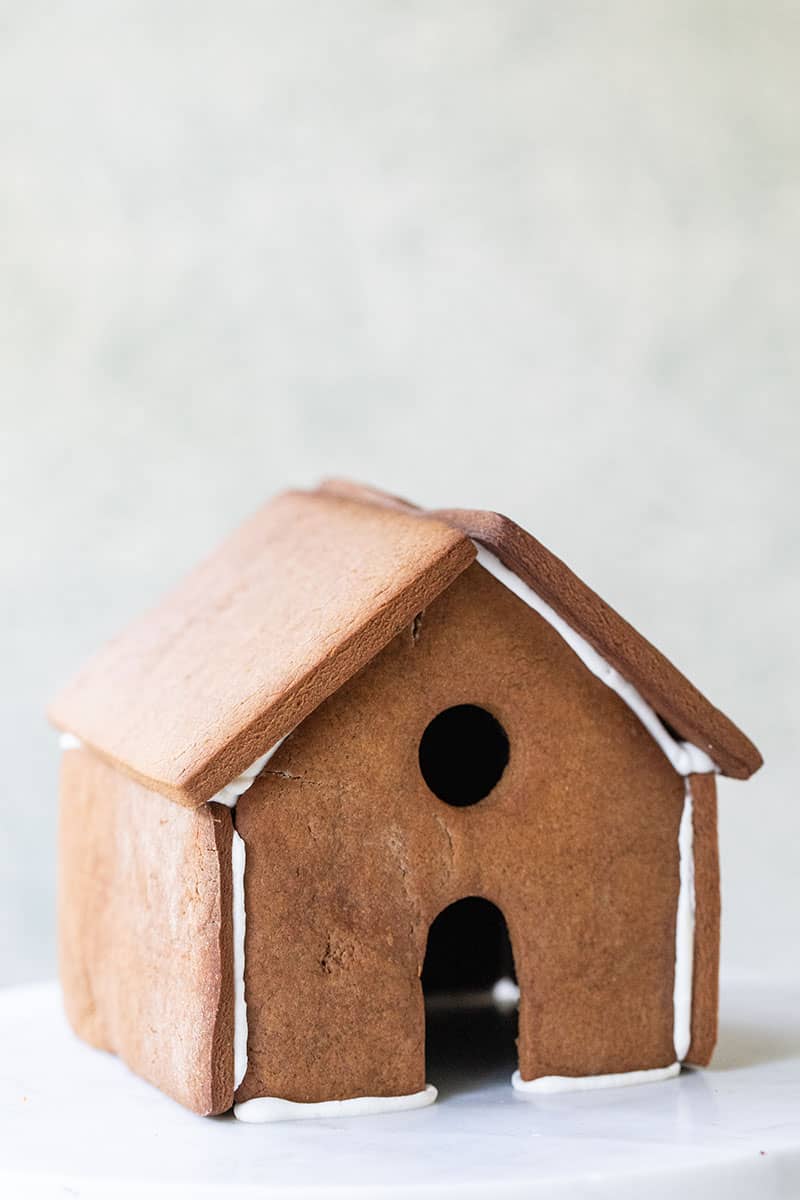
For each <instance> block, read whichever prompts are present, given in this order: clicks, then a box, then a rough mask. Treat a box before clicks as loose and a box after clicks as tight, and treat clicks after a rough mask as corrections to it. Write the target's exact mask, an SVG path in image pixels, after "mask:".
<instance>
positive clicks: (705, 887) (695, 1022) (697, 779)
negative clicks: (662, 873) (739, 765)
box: [686, 775, 721, 1067]
mask: <svg viewBox="0 0 800 1200" xmlns="http://www.w3.org/2000/svg"><path fill="white" fill-rule="evenodd" d="M689 783H690V787H691V789H692V824H693V833H694V893H695V930H694V969H693V983H692V1041H691V1045H690V1046H689V1053H688V1054H687V1055H686V1061H687V1062H688V1063H692V1064H694V1065H695V1066H698V1067H707V1066H708V1064H709V1062H710V1061H711V1055H712V1053H713V1051H714V1046H715V1045H716V1041H717V1013H718V1008H719V935H720V908H721V906H720V887H719V844H718V837H717V785H716V780H715V778H714V776H713V775H691V776H690V777H689Z"/></svg>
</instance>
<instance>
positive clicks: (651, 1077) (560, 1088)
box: [511, 1062, 681, 1096]
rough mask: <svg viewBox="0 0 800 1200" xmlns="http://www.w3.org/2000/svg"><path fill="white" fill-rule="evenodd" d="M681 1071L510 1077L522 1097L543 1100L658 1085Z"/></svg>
mask: <svg viewBox="0 0 800 1200" xmlns="http://www.w3.org/2000/svg"><path fill="white" fill-rule="evenodd" d="M680 1069H681V1064H680V1063H679V1062H674V1063H671V1064H670V1066H668V1067H654V1068H653V1069H652V1070H649V1071H623V1072H621V1073H620V1074H619V1075H576V1076H574V1077H573V1076H572V1075H541V1076H540V1077H539V1078H538V1079H523V1078H522V1076H521V1075H520V1073H519V1071H515V1072H514V1074H513V1075H512V1076H511V1086H512V1087H513V1089H514V1091H515V1092H517V1093H518V1094H519V1095H521V1096H537V1095H538V1096H541V1095H542V1094H544V1093H547V1092H593V1091H596V1090H597V1089H599V1088H610V1087H632V1086H633V1085H634V1084H637V1083H656V1082H657V1081H658V1080H659V1079H672V1078H673V1076H675V1075H677V1074H678V1073H679V1071H680Z"/></svg>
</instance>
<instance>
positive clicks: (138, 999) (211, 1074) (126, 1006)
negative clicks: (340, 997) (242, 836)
mask: <svg viewBox="0 0 800 1200" xmlns="http://www.w3.org/2000/svg"><path fill="white" fill-rule="evenodd" d="M231 830H232V823H231V815H230V812H229V811H228V810H227V809H225V808H222V807H221V806H219V805H207V806H204V807H203V808H201V809H198V810H196V811H188V810H187V809H184V808H181V807H180V806H178V805H175V804H172V803H170V801H168V800H166V799H164V798H163V797H161V796H158V795H156V794H155V793H153V792H149V791H147V790H146V789H145V788H143V787H142V786H141V785H139V784H137V783H135V782H133V781H132V780H129V779H126V778H125V777H123V776H122V775H120V774H118V773H117V772H116V771H115V770H114V769H113V768H112V767H110V766H108V765H107V764H105V763H103V762H101V761H100V760H99V759H98V758H96V757H95V756H94V755H92V754H91V753H90V752H89V751H87V750H69V751H67V752H66V753H65V754H64V759H63V765H62V773H61V817H60V835H59V960H60V974H61V982H62V987H63V992H64V1004H65V1008H66V1011H67V1016H68V1018H69V1021H70V1023H71V1025H72V1026H73V1028H74V1029H75V1031H76V1033H77V1034H78V1035H79V1036H80V1037H82V1038H84V1039H85V1040H86V1041H87V1042H90V1043H91V1044H92V1045H93V1046H97V1047H98V1048H100V1049H104V1050H110V1051H112V1052H114V1053H116V1054H118V1055H119V1056H120V1058H122V1059H123V1060H124V1061H125V1062H126V1063H127V1064H128V1066H129V1067H131V1069H132V1070H133V1071H135V1072H136V1073H137V1074H138V1075H141V1076H143V1078H145V1079H147V1080H148V1081H149V1082H150V1083H153V1084H155V1085H156V1087H158V1088H160V1089H161V1090H162V1091H164V1092H166V1093H167V1094H168V1095H170V1096H172V1097H173V1099H175V1100H178V1101H179V1102H180V1103H181V1104H184V1105H186V1107H188V1108H191V1109H193V1110H194V1111H195V1112H198V1113H202V1114H208V1113H217V1112H223V1111H225V1110H226V1109H227V1108H230V1106H231V1104H232V1100H233V995H232V967H231V942H232V930H231V903H230V889H231V877H230V849H231V836H232V834H231Z"/></svg>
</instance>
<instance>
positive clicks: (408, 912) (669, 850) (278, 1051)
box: [235, 565, 684, 1101]
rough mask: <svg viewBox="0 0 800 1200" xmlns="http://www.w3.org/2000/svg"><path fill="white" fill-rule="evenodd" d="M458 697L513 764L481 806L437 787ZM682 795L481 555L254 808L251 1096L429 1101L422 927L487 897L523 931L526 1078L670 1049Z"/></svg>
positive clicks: (293, 747)
mask: <svg viewBox="0 0 800 1200" xmlns="http://www.w3.org/2000/svg"><path fill="white" fill-rule="evenodd" d="M464 703H469V704H477V705H480V706H481V707H484V708H486V709H488V710H489V711H490V712H491V713H492V714H494V716H495V717H496V718H497V719H498V720H499V721H500V722H501V724H502V725H503V727H504V729H505V731H506V733H507V735H508V739H509V744H510V758H509V762H508V765H507V767H506V769H505V772H504V774H503V776H502V778H501V779H500V782H499V783H498V784H497V786H496V788H495V789H494V791H492V792H491V793H490V795H489V796H487V798H486V799H485V800H482V801H481V802H480V803H478V804H476V805H474V806H473V807H470V808H454V807H451V806H450V805H447V804H445V803H444V802H442V801H441V800H438V799H437V798H436V797H435V796H434V795H433V794H432V793H431V792H430V791H429V790H428V788H427V786H426V784H425V782H424V780H423V779H422V776H421V774H420V769H419V764H418V748H419V742H420V738H421V736H422V734H423V731H424V730H425V728H426V726H427V725H428V723H429V722H430V721H431V720H432V718H433V717H435V716H436V715H437V714H438V713H439V712H441V711H442V710H444V709H446V708H449V707H450V706H453V705H456V704H464ZM683 803H684V780H683V779H682V778H681V777H680V776H678V775H677V774H676V773H675V771H674V770H673V769H672V767H671V766H670V764H669V763H668V761H667V759H666V758H665V756H664V754H663V753H662V751H661V750H660V749H659V747H658V746H657V745H656V743H655V742H654V741H653V739H652V738H651V737H650V735H649V734H648V733H647V732H646V731H645V729H644V728H643V727H642V725H641V724H640V722H639V721H638V719H637V718H636V717H635V716H634V715H633V713H632V712H631V711H630V710H629V709H628V708H627V707H626V706H625V704H623V702H622V701H621V700H620V699H619V698H618V697H617V696H616V695H615V694H614V693H613V692H611V691H610V690H609V689H608V688H607V687H605V686H604V685H603V684H602V683H601V682H600V681H599V680H597V679H596V678H595V677H594V676H592V675H591V674H590V673H589V672H588V671H587V670H586V669H585V667H584V666H583V665H582V664H581V663H580V661H579V660H578V659H577V657H576V656H575V655H574V653H573V652H572V651H571V650H570V649H569V648H568V647H567V646H566V644H565V643H564V642H563V641H562V640H561V638H560V637H559V636H558V635H557V634H556V633H555V632H554V631H553V630H552V629H551V628H550V626H548V625H547V624H546V623H545V622H544V621H543V620H542V619H541V618H540V617H539V616H537V615H536V614H534V613H533V612H531V610H530V609H528V608H527V606H526V605H524V604H523V603H522V602H521V601H520V600H519V599H517V598H516V597H515V596H513V595H512V594H511V593H510V592H508V591H507V590H506V589H505V588H503V587H502V585H500V584H499V583H498V582H497V581H496V580H494V579H493V578H492V577H491V576H489V575H488V574H487V573H486V572H485V571H483V570H482V569H481V568H480V567H479V566H477V565H476V566H472V567H470V568H469V569H468V570H467V571H466V572H465V574H464V575H463V576H461V577H460V578H459V579H458V580H457V581H456V582H455V583H454V584H453V585H452V586H451V587H450V589H449V590H448V591H447V592H446V593H445V594H444V595H443V596H441V597H440V598H439V599H438V600H437V601H436V602H435V603H434V604H433V605H431V607H430V608H429V609H428V610H427V611H426V612H425V614H424V616H423V618H422V620H421V623H420V622H418V623H417V625H416V627H415V630H414V631H413V633H412V631H411V630H407V631H405V632H404V633H402V634H401V635H399V636H398V637H397V638H396V639H395V640H394V641H393V642H392V643H391V644H390V645H389V646H388V647H387V648H386V649H385V650H384V651H383V652H382V653H381V654H380V655H379V656H378V657H377V658H376V659H375V660H374V661H373V662H372V663H371V664H370V665H369V666H368V667H366V668H365V669H364V670H363V671H362V672H361V673H360V674H359V675H358V676H357V677H356V678H354V679H353V680H351V681H350V682H349V683H348V684H347V685H345V687H344V688H342V689H341V690H340V691H339V692H338V693H337V694H336V695H335V696H333V697H332V698H331V699H330V700H328V701H326V702H325V703H324V704H323V705H322V706H321V707H320V708H319V709H318V710H317V711H316V712H315V713H313V714H312V716H310V717H308V718H307V719H306V720H305V721H304V722H303V724H302V725H301V726H300V727H299V728H298V729H297V730H296V731H295V733H294V734H293V735H292V736H291V737H290V738H289V739H288V740H287V741H286V742H285V744H284V745H283V746H282V747H281V749H280V750H279V751H278V753H277V754H276V755H275V756H274V758H273V759H272V760H271V761H270V763H269V764H268V766H267V768H266V770H265V771H264V773H263V774H262V775H261V776H260V777H259V779H258V780H257V781H256V783H255V784H254V785H253V786H252V787H251V788H250V790H249V791H248V792H246V793H245V795H244V796H242V797H241V799H240V800H239V804H238V808H237V810H236V814H235V823H236V828H237V830H238V832H239V833H240V835H241V836H242V837H243V839H244V841H245V844H246V848H247V867H246V874H245V898H246V910H247V934H246V974H245V980H246V998H247V1017H248V1069H247V1073H246V1075H245V1078H244V1081H243V1083H242V1085H241V1087H240V1088H239V1091H238V1092H237V1099H239V1100H245V1099H248V1098H251V1097H255V1096H262V1095H271V1096H282V1097H285V1098H288V1099H291V1100H297V1101H318V1100H325V1099H329V1098H331V1097H337V1098H345V1097H349V1096H354V1095H359V1094H361V1095H363V1094H366V1095H398V1094H406V1093H412V1092H417V1091H419V1090H420V1089H421V1088H422V1087H423V1086H424V1084H425V1063H424V1010H423V996H422V989H421V985H420V982H419V975H420V971H421V968H422V963H423V959H424V955H425V948H426V940H427V934H428V929H429V927H430V925H431V923H432V921H433V919H434V918H435V916H436V915H437V913H439V912H440V911H441V910H442V909H443V908H444V907H446V906H447V905H448V904H450V903H451V902H453V901H455V900H458V899H460V898H462V897H465V896H473V895H474V896H484V897H486V898H487V899H489V900H492V901H493V902H494V903H496V904H497V905H498V907H499V908H500V909H501V911H502V912H503V914H504V915H505V918H506V921H507V924H508V929H509V933H510V937H511V942H512V946H513V951H514V958H515V966H516V971H517V976H518V980H519V984H520V989H521V1003H520V1013H519V1059H520V1071H521V1074H522V1077H523V1078H524V1079H532V1078H535V1077H537V1076H539V1075H545V1074H547V1075H585V1074H592V1075H594V1074H602V1073H616V1072H623V1071H629V1070H636V1069H641V1068H647V1067H659V1066H665V1065H667V1064H669V1063H671V1062H673V1061H674V1058H675V1052H674V1047H673V998H672V989H673V975H674V960H675V913H676V904H677V896H678V888H679V860H678V826H679V822H680V818H681V812H682V808H683ZM434 1082H435V1080H434Z"/></svg>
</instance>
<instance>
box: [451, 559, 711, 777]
mask: <svg viewBox="0 0 800 1200" xmlns="http://www.w3.org/2000/svg"><path fill="white" fill-rule="evenodd" d="M475 545H476V549H477V551H478V562H479V563H480V565H481V566H482V567H483V568H484V569H485V570H486V571H488V572H489V574H490V575H494V577H495V579H497V580H499V582H500V583H502V584H503V586H504V587H507V588H508V590H509V591H510V592H513V593H514V595H515V596H518V597H519V598H520V600H524V602H525V603H526V604H527V605H528V606H529V607H530V608H532V609H534V611H535V612H537V613H538V614H539V616H540V617H543V618H544V619H545V621H547V623H548V625H551V626H552V627H553V629H555V631H556V633H558V634H559V635H560V636H561V637H562V638H563V639H564V641H565V642H566V643H567V645H568V646H569V647H570V649H571V650H574V652H575V653H576V654H577V656H578V658H579V659H580V660H581V662H582V663H583V664H584V666H585V667H588V669H589V670H590V671H591V672H592V674H593V675H596V676H597V678H598V679H599V680H600V681H601V682H602V683H604V684H605V685H606V686H607V687H610V688H611V690H612V692H616V693H617V695H618V696H619V698H620V699H621V700H624V702H625V703H626V704H627V706H628V708H629V709H631V711H632V712H634V713H635V714H636V716H637V717H638V718H639V720H640V721H641V723H642V724H643V725H644V727H645V729H646V730H647V732H648V733H649V734H650V735H651V736H652V737H653V738H654V739H655V741H656V742H657V743H658V745H659V746H660V747H661V749H662V750H663V751H664V753H665V754H666V756H667V758H668V759H669V761H670V762H671V763H672V765H673V767H674V768H675V770H676V771H677V772H678V774H679V775H693V774H696V775H704V774H708V773H709V772H711V771H716V769H717V768H716V766H715V765H714V763H713V762H712V760H711V759H710V758H709V756H708V755H707V754H706V752H705V750H701V749H700V748H699V746H693V745H692V744H691V742H678V741H676V740H675V738H673V737H672V736H671V735H670V734H669V733H668V732H667V730H666V729H665V728H664V725H663V723H662V722H661V721H660V720H659V717H658V715H657V714H656V712H655V710H654V709H653V708H651V707H650V705H649V704H648V703H647V701H646V700H645V698H644V696H642V695H641V694H640V693H639V692H638V691H637V689H636V688H635V687H634V686H633V684H632V683H628V681H627V679H623V677H622V676H621V675H620V673H619V671H617V670H616V668H615V667H612V666H611V664H610V663H607V662H606V660H605V659H604V658H603V657H602V655H600V654H598V653H597V651H596V650H595V648H594V646H590V645H589V643H588V642H587V641H586V639H585V638H583V637H581V635H580V634H579V633H576V632H575V630H574V629H573V628H572V627H571V626H570V625H568V624H567V622H566V621H565V620H564V619H563V617H560V616H559V615H558V613H557V612H556V611H555V609H554V608H551V607H550V605H549V604H547V603H546V602H545V601H544V600H542V598H541V596H539V595H537V593H536V592H535V591H534V590H533V588H531V587H529V586H528V584H527V583H525V582H524V580H522V579H520V577H519V576H518V575H515V574H514V572H513V571H510V570H509V569H508V567H506V566H504V565H503V563H501V562H500V559H499V558H497V556H496V555H494V554H492V552H491V551H490V550H487V549H486V547H485V546H481V545H478V543H477V542H476V543H475Z"/></svg>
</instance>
